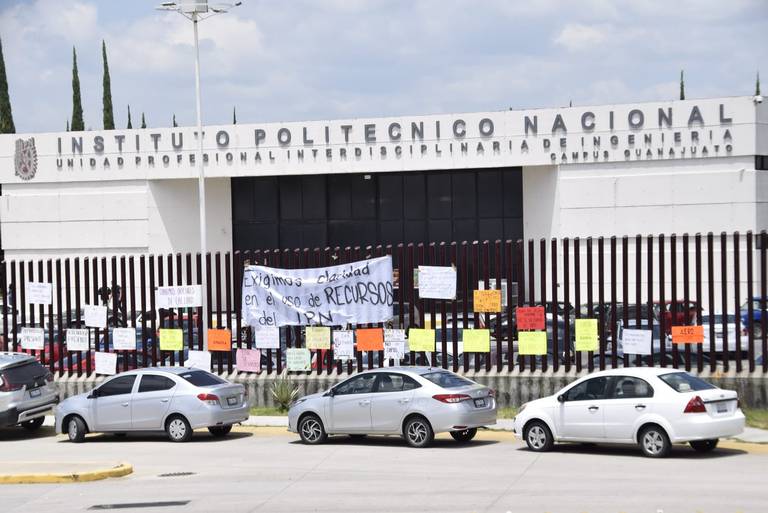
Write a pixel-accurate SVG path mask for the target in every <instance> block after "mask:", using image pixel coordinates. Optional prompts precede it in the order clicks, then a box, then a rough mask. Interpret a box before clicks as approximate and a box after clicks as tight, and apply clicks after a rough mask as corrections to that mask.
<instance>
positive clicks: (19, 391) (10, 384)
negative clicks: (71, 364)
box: [0, 352, 59, 431]
mask: <svg viewBox="0 0 768 513" xmlns="http://www.w3.org/2000/svg"><path fill="white" fill-rule="evenodd" d="M58 402H59V392H58V388H57V386H56V383H54V382H53V374H51V373H50V372H49V371H48V369H46V368H45V367H43V366H42V365H40V362H38V361H37V360H36V359H35V357H34V356H31V355H28V354H25V353H6V352H0V427H9V426H16V425H21V426H22V427H24V428H26V429H28V430H30V431H34V430H35V429H37V428H39V427H40V426H42V425H43V420H44V419H45V416H46V415H52V414H53V407H54V406H56V404H57V403H58Z"/></svg>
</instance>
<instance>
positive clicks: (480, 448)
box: [0, 428, 768, 513]
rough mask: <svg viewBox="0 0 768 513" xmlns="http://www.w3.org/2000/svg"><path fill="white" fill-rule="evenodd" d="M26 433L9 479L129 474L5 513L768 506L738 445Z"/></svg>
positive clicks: (4, 434) (5, 502)
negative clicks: (102, 470) (24, 469)
mask: <svg viewBox="0 0 768 513" xmlns="http://www.w3.org/2000/svg"><path fill="white" fill-rule="evenodd" d="M20 431H21V430H16V431H10V430H2V431H0V448H2V451H0V469H4V468H7V467H8V466H9V465H11V463H10V462H13V461H29V460H31V459H35V457H37V458H38V459H45V460H46V461H77V460H83V461H97V460H110V461H112V460H124V461H127V462H129V463H131V464H132V465H133V467H134V473H133V474H131V475H130V476H127V477H123V478H117V479H109V480H105V481H98V482H93V483H75V484H59V485H47V484H41V485H4V486H2V487H0V500H1V501H2V511H3V513H6V512H8V513H10V512H28V511H56V512H57V513H61V512H69V511H78V512H82V511H85V510H87V509H89V508H92V507H94V506H102V507H104V508H113V507H114V506H115V505H124V504H127V503H130V504H134V505H136V506H137V507H139V506H141V507H140V509H133V508H130V509H126V510H125V511H141V512H154V511H157V512H161V513H162V512H173V511H184V512H188V511H193V512H215V511H226V512H251V511H252V512H258V511H267V512H282V511H285V512H288V511H290V512H302V511H320V512H325V511H327V512H337V511H341V512H346V511H349V512H360V511H375V512H379V511H381V512H400V511H403V512H405V511H435V512H452V511H456V512H481V511H488V512H500V513H505V512H507V511H516V512H517V511H520V512H526V513H536V512H545V511H553V512H569V511H573V512H590V513H594V512H616V513H618V512H627V513H631V512H652V513H655V512H657V511H664V512H675V513H684V512H696V511H707V512H710V511H722V512H736V511H740V512H763V511H765V504H766V501H767V500H768V493H766V491H765V485H764V480H765V468H767V467H766V465H767V464H768V448H766V446H759V445H752V444H736V443H732V442H731V443H727V444H725V447H724V448H723V449H718V450H717V451H715V452H714V453H712V454H709V455H701V454H698V453H695V452H693V451H692V450H690V449H688V448H685V447H680V448H676V449H675V451H674V452H673V455H672V457H670V458H668V459H665V460H653V459H648V458H645V457H643V456H641V455H640V452H639V451H638V450H636V449H635V448H623V447H585V446H582V445H564V446H559V447H558V448H557V449H556V450H555V451H553V452H551V453H546V454H534V453H531V452H529V451H527V450H526V449H524V448H523V446H522V444H521V443H520V442H519V441H516V440H514V438H513V437H512V435H511V433H504V432H495V431H494V432H490V431H489V432H481V433H480V434H479V435H478V439H476V440H475V441H473V442H472V443H470V444H468V445H465V446H460V445H458V444H456V443H455V442H454V441H453V440H452V439H450V438H446V437H440V438H439V439H438V440H437V441H436V442H435V444H434V446H433V447H431V448H428V449H412V448H409V447H407V446H406V445H405V444H404V443H403V441H402V440H400V439H399V438H397V437H369V438H367V439H364V440H361V441H352V440H350V439H349V438H347V437H338V438H332V439H331V440H330V442H329V443H327V444H325V445H321V446H312V447H310V446H304V445H302V444H300V443H299V442H298V438H297V437H296V436H295V435H293V434H290V433H287V432H286V431H285V430H284V429H283V428H237V429H236V430H235V431H233V433H232V434H231V435H230V436H229V437H227V438H225V439H214V438H212V437H210V436H209V435H208V434H207V432H200V433H196V435H195V438H194V439H193V441H192V442H190V443H186V444H173V443H170V442H167V441H166V439H165V438H164V437H163V436H161V435H157V436H148V435H136V436H128V437H127V438H117V437H114V436H109V435H95V436H89V437H88V439H87V441H86V443H84V444H79V445H78V444H71V443H69V442H67V441H66V439H65V438H64V437H63V436H57V435H55V434H53V432H52V431H51V430H50V428H44V429H43V433H41V435H40V436H38V437H34V438H31V439H30V438H28V437H27V436H26V433H21V432H20ZM163 502H171V503H174V504H178V505H176V506H172V505H171V506H165V505H163V504H161V503H163ZM147 504H149V505H150V506H148V507H143V506H146V505H147ZM152 504H154V505H153V506H152Z"/></svg>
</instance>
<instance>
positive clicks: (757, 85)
mask: <svg viewBox="0 0 768 513" xmlns="http://www.w3.org/2000/svg"><path fill="white" fill-rule="evenodd" d="M755 96H760V72H759V71H758V72H757V80H755Z"/></svg>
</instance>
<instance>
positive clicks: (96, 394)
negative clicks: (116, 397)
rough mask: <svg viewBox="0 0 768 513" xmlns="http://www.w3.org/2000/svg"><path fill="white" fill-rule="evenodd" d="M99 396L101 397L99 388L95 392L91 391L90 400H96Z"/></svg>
mask: <svg viewBox="0 0 768 513" xmlns="http://www.w3.org/2000/svg"><path fill="white" fill-rule="evenodd" d="M99 395H100V394H99V389H98V388H94V389H93V390H91V393H90V394H88V399H96V398H97V397H99Z"/></svg>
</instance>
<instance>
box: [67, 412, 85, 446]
mask: <svg viewBox="0 0 768 513" xmlns="http://www.w3.org/2000/svg"><path fill="white" fill-rule="evenodd" d="M86 431H87V429H86V427H85V422H83V419H81V418H80V417H77V416H75V417H70V418H69V420H68V421H67V437H69V441H70V442H73V443H76V444H79V443H81V442H83V441H84V440H85V433H86Z"/></svg>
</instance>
